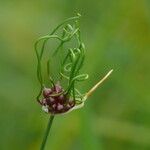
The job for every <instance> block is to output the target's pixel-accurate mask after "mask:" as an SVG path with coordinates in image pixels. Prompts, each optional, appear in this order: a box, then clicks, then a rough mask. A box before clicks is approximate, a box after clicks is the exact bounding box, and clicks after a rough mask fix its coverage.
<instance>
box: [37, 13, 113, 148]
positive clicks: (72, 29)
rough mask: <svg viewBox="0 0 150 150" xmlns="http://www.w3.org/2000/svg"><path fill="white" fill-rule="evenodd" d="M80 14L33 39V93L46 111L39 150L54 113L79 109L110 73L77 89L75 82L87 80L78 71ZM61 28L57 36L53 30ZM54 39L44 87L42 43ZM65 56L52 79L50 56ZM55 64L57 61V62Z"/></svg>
mask: <svg viewBox="0 0 150 150" xmlns="http://www.w3.org/2000/svg"><path fill="white" fill-rule="evenodd" d="M80 17H81V15H80V14H77V16H75V17H72V18H69V19H66V20H65V21H64V22H62V23H61V24H59V25H58V26H57V27H56V28H55V29H54V30H53V31H52V32H51V33H50V34H47V35H45V36H42V37H40V38H39V39H38V40H37V41H36V42H35V52H36V56H37V60H38V64H37V78H38V81H39V83H40V91H39V94H38V96H37V101H38V102H39V104H40V105H41V106H42V110H43V111H44V112H45V113H47V114H50V119H49V123H48V126H47V130H46V133H45V136H44V138H43V142H42V144H41V150H43V149H44V147H45V144H46V140H47V137H48V134H49V130H50V128H51V125H52V122H53V119H54V116H56V115H61V114H66V113H69V112H71V111H73V110H75V109H79V108H81V107H83V106H84V103H85V101H86V100H87V98H88V97H89V96H90V95H91V94H92V93H93V91H95V89H96V88H97V87H98V86H99V85H100V84H101V83H102V82H103V81H104V80H105V79H106V78H107V77H108V76H109V75H110V74H111V72H112V71H113V70H111V71H109V72H108V73H107V75H106V76H105V77H104V78H103V79H102V80H100V81H99V82H98V83H97V84H96V85H95V86H94V87H92V88H91V89H90V90H89V91H88V92H87V93H85V94H81V92H80V91H79V90H78V89H77V86H76V85H77V83H79V82H82V81H85V80H87V79H88V74H82V73H80V71H81V68H82V66H83V65H84V60H85V46H84V43H83V42H82V40H81V32H80V27H79V23H78V21H79V18H80ZM61 29H62V32H61V35H59V34H58V33H57V32H58V31H59V30H61ZM51 39H55V40H58V41H59V44H58V46H57V48H56V50H54V52H53V54H51V56H49V55H48V57H47V60H46V64H45V65H44V66H46V73H47V76H48V79H47V80H48V81H49V82H50V85H49V86H45V85H46V83H45V81H44V79H43V78H44V73H43V69H44V67H43V63H44V61H43V59H44V58H43V55H44V51H45V49H46V44H47V42H48V41H49V40H51ZM70 41H74V43H76V45H75V46H73V47H69V48H65V45H66V44H67V43H69V42H70ZM64 53H65V56H64V57H63V55H62V58H61V60H60V64H61V65H60V70H59V72H58V74H59V79H57V81H56V80H54V78H53V77H52V76H51V73H50V63H51V58H52V57H53V58H55V57H56V56H57V55H58V54H64ZM58 64H59V63H58ZM64 80H65V82H66V86H63V84H62V83H63V82H64Z"/></svg>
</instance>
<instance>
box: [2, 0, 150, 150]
mask: <svg viewBox="0 0 150 150" xmlns="http://www.w3.org/2000/svg"><path fill="white" fill-rule="evenodd" d="M77 12H79V13H81V14H82V18H81V30H82V38H83V40H84V42H85V45H86V49H87V53H86V56H87V57H86V63H85V67H84V71H85V72H87V73H89V75H90V79H89V80H88V81H87V82H85V83H84V86H83V87H82V90H83V91H84V92H85V91H86V90H88V89H89V88H90V87H91V86H93V85H94V84H95V83H96V82H97V81H98V80H99V79H100V78H101V77H103V75H104V74H105V73H106V72H107V71H108V70H110V69H111V68H113V69H114V72H113V74H112V75H111V77H110V78H109V79H108V80H107V81H106V82H105V83H104V84H103V86H102V87H100V88H99V89H98V90H97V91H96V92H95V93H94V94H93V95H92V96H91V97H90V98H89V99H88V101H87V103H86V105H85V107H84V109H80V110H77V111H74V112H72V113H70V114H68V115H66V116H59V117H56V118H55V120H54V124H53V127H52V130H51V135H50V137H49V139H48V143H47V146H46V149H47V150H48V149H50V150H149V149H150V92H149V90H150V79H149V77H150V50H149V47H150V1H149V0H122V1H121V0H92V1H90V0H86V1H83V0H76V1H75V0H74V1H73V0H58V1H56V0H50V1H47V0H36V1H34V0H26V1H23V0H20V1H19V0H5V1H4V0H0V150H38V149H39V146H40V143H41V140H42V138H43V134H44V132H45V127H46V125H47V121H48V115H45V114H44V113H43V112H42V111H41V108H40V106H39V105H38V104H37V102H36V100H35V98H36V95H37V92H38V90H39V83H38V81H37V78H36V64H37V60H36V56H35V53H34V49H33V44H34V42H35V40H36V39H37V38H38V37H39V36H41V35H45V34H47V33H48V32H49V31H50V30H52V29H53V28H54V27H55V26H56V25H57V24H58V23H60V22H61V21H62V20H64V19H65V18H68V17H71V16H74V15H75V14H76V13H77Z"/></svg>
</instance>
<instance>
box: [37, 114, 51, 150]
mask: <svg viewBox="0 0 150 150" xmlns="http://www.w3.org/2000/svg"><path fill="white" fill-rule="evenodd" d="M53 120H54V115H51V116H50V118H49V121H48V125H47V129H46V132H45V135H44V138H43V141H42V144H41V148H40V150H44V148H45V145H46V141H47V138H48V135H49V132H50V129H51V126H52V123H53Z"/></svg>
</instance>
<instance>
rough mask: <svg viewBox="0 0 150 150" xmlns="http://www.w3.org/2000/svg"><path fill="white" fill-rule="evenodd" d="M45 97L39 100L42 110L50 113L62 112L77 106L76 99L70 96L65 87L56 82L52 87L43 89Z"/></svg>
mask: <svg viewBox="0 0 150 150" xmlns="http://www.w3.org/2000/svg"><path fill="white" fill-rule="evenodd" d="M42 96H43V99H42V100H40V101H39V103H40V104H41V105H42V110H43V111H44V112H46V113H50V114H61V113H65V112H67V111H68V110H70V109H71V108H72V107H74V106H75V101H74V100H72V99H71V98H69V97H68V96H67V95H66V94H65V93H64V90H63V88H62V87H61V86H60V85H59V84H56V85H55V86H54V87H52V88H44V89H43V94H42Z"/></svg>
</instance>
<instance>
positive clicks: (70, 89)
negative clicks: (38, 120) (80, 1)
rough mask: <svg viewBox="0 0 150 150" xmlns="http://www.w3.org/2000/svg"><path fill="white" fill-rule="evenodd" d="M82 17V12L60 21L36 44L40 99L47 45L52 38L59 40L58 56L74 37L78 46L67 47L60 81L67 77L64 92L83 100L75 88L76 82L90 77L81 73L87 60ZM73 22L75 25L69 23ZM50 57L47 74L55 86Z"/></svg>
mask: <svg viewBox="0 0 150 150" xmlns="http://www.w3.org/2000/svg"><path fill="white" fill-rule="evenodd" d="M80 17H81V15H80V14H77V16H75V17H71V18H68V19H66V20H65V21H63V22H62V23H60V24H59V25H58V26H57V27H56V28H55V29H54V30H53V31H52V32H51V33H49V34H47V35H45V36H42V37H40V38H39V39H38V40H37V41H36V42H35V45H34V48H35V52H36V56H37V60H38V64H37V78H38V81H39V83H40V92H39V94H38V96H37V100H39V98H40V96H41V94H42V90H43V88H44V81H43V74H42V58H43V54H44V50H45V46H46V44H47V42H48V41H49V40H50V39H56V40H58V41H59V44H58V46H57V48H56V50H55V51H54V52H53V54H52V56H53V57H54V56H56V55H57V54H58V53H59V52H60V53H61V52H62V51H60V49H63V45H64V44H65V43H67V42H69V41H70V40H72V39H73V38H74V39H76V41H77V46H76V47H75V48H68V49H65V51H66V56H65V57H64V58H63V61H62V63H61V69H60V72H59V75H60V81H61V80H63V79H65V80H66V81H67V87H66V89H65V90H64V93H65V94H66V95H67V96H71V97H73V99H74V100H78V101H79V102H80V100H82V97H83V95H82V94H81V93H80V92H79V90H78V89H77V88H75V84H76V82H81V81H84V80H86V79H87V78H88V74H80V69H81V68H82V66H83V63H84V60H85V46H84V43H83V42H82V41H81V34H80V28H79V23H78V20H79V18H80ZM69 22H72V24H73V25H71V24H69ZM60 28H62V29H63V31H62V35H61V36H58V35H57V34H56V31H58V29H60ZM50 62H51V61H50V57H49V58H48V60H47V75H48V77H49V81H50V83H51V84H52V86H55V81H54V79H53V78H52V77H51V75H50Z"/></svg>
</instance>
